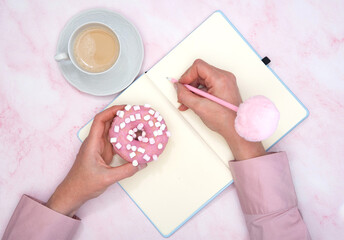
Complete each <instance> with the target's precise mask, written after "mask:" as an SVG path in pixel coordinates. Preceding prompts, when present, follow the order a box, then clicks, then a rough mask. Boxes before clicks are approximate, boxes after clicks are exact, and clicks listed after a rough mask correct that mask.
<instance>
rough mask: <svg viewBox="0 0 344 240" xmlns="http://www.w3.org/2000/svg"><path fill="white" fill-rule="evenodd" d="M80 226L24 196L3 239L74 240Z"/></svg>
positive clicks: (71, 219)
mask: <svg viewBox="0 0 344 240" xmlns="http://www.w3.org/2000/svg"><path fill="white" fill-rule="evenodd" d="M79 224H80V221H79V220H77V219H74V218H70V217H67V216H65V215H62V214H60V213H57V212H55V211H53V210H51V209H50V208H47V207H46V206H44V205H43V204H41V203H39V202H37V201H35V200H33V199H32V198H30V197H29V196H26V195H23V196H22V198H21V200H20V202H19V203H18V205H17V207H16V209H15V210H14V213H13V215H12V217H11V219H10V221H9V223H8V225H7V228H6V230H5V233H4V236H3V238H2V239H3V240H7V239H38V240H40V239H72V238H73V236H74V234H75V232H76V230H77V229H78V226H79Z"/></svg>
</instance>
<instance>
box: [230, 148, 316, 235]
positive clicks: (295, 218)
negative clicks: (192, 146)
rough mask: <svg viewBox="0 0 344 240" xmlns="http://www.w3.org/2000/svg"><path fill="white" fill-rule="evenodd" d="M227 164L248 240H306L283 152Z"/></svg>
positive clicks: (305, 232) (306, 232)
mask: <svg viewBox="0 0 344 240" xmlns="http://www.w3.org/2000/svg"><path fill="white" fill-rule="evenodd" d="M229 165H230V168H231V171H232V174H233V178H234V185H235V187H236V190H237V192H238V197H239V201H240V204H241V208H242V210H243V213H244V215H245V220H246V224H247V228H248V231H249V234H250V237H251V239H279V240H284V239H288V240H290V239H298V240H301V239H310V236H309V233H308V230H307V227H306V225H305V223H304V222H303V219H302V217H301V214H300V212H299V209H298V208H297V198H296V194H295V190H294V185H293V181H292V178H291V174H290V169H289V162H288V158H287V155H286V153H285V152H279V153H272V154H268V155H265V156H261V157H257V158H252V159H248V160H243V161H230V162H229Z"/></svg>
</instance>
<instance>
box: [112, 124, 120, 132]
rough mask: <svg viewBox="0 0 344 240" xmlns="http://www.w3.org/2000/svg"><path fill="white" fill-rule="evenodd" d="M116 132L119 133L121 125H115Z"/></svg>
mask: <svg viewBox="0 0 344 240" xmlns="http://www.w3.org/2000/svg"><path fill="white" fill-rule="evenodd" d="M113 131H114V132H116V133H118V132H119V126H117V125H116V126H115V127H114V129H113Z"/></svg>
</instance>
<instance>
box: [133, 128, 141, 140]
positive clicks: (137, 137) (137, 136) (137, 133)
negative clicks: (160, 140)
mask: <svg viewBox="0 0 344 240" xmlns="http://www.w3.org/2000/svg"><path fill="white" fill-rule="evenodd" d="M135 135H136V138H134V139H135V140H139V136H142V130H137V132H136V133H135Z"/></svg>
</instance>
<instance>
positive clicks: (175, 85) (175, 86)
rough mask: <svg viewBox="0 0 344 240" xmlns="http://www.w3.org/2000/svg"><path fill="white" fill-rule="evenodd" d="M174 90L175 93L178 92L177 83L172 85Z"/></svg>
mask: <svg viewBox="0 0 344 240" xmlns="http://www.w3.org/2000/svg"><path fill="white" fill-rule="evenodd" d="M173 86H174V88H175V89H176V91H178V86H177V83H173Z"/></svg>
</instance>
